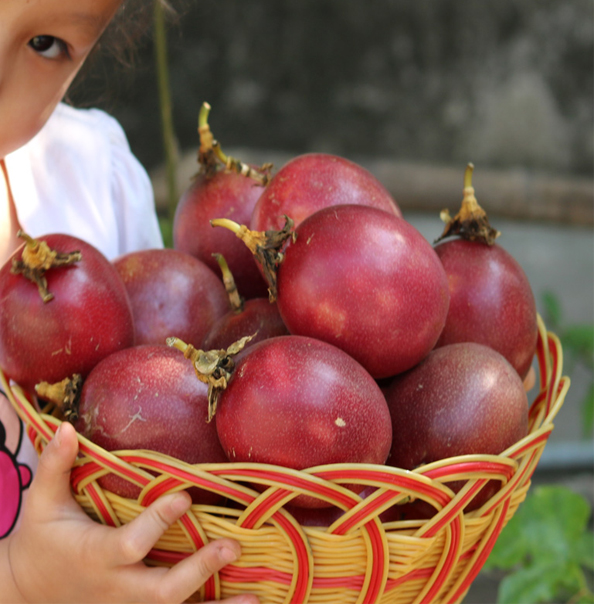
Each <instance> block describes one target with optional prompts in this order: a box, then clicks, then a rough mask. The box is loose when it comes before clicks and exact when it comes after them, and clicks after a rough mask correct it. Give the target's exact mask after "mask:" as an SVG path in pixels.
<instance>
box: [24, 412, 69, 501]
mask: <svg viewBox="0 0 604 604" xmlns="http://www.w3.org/2000/svg"><path fill="white" fill-rule="evenodd" d="M77 454H78V437H77V434H76V431H75V428H74V427H73V426H72V425H71V424H70V423H68V422H63V423H62V424H60V425H59V427H58V429H57V431H56V432H55V435H54V437H53V438H52V440H51V441H50V442H49V443H48V445H47V446H46V448H45V449H44V451H43V452H42V455H40V461H39V462H38V469H37V471H36V474H35V476H34V480H33V481H32V484H31V487H30V489H31V493H30V496H35V497H36V498H37V497H42V501H44V502H45V505H48V504H50V503H51V502H55V503H64V502H65V501H66V500H68V499H71V489H70V485H69V474H70V471H71V467H72V465H73V463H74V461H75V459H76V457H77ZM34 493H35V495H34Z"/></svg>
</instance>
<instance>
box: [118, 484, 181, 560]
mask: <svg viewBox="0 0 604 604" xmlns="http://www.w3.org/2000/svg"><path fill="white" fill-rule="evenodd" d="M190 505H191V497H190V496H189V495H188V494H187V493H185V492H181V493H174V494H170V495H164V496H163V497H160V498H159V499H158V500H157V501H154V502H153V503H152V504H151V505H150V506H149V507H148V508H147V509H146V510H144V511H143V512H142V513H141V514H140V515H139V516H137V517H136V518H135V519H134V520H133V521H132V522H129V523H128V524H126V525H124V526H122V527H120V528H119V530H117V531H115V532H113V533H112V534H111V539H110V542H109V543H108V544H107V545H108V548H109V550H108V553H109V555H110V556H111V559H112V560H113V562H114V563H115V565H116V566H120V565H127V564H134V563H135V562H140V561H141V560H142V559H143V558H144V557H145V556H146V555H147V553H148V552H149V550H150V549H151V548H152V547H153V546H154V545H155V543H156V542H157V540H158V539H159V538H160V537H161V536H162V535H163V534H164V533H165V532H166V530H167V529H168V528H169V527H170V526H171V525H172V524H173V523H174V522H176V521H177V520H178V519H179V518H180V517H181V516H182V515H183V514H184V513H185V512H186V511H187V510H188V509H189V506H190Z"/></svg>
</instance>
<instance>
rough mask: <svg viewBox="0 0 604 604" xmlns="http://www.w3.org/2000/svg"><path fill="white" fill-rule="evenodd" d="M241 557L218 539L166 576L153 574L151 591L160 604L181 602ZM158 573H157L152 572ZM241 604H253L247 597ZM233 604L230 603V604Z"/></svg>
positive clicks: (231, 545)
mask: <svg viewBox="0 0 604 604" xmlns="http://www.w3.org/2000/svg"><path fill="white" fill-rule="evenodd" d="M239 556H241V548H240V546H239V544H238V543H237V542H236V541H234V540H233V539H218V540H216V541H212V542H211V543H208V545H204V547H202V548H201V549H200V550H199V551H197V552H195V553H194V554H193V555H191V556H189V557H188V558H185V559H184V560H182V561H181V562H179V563H178V564H176V565H175V566H173V567H172V568H171V569H170V570H169V571H168V572H166V573H163V574H159V573H157V574H156V577H157V578H156V580H155V582H151V583H150V586H152V591H151V592H150V593H152V594H154V596H155V597H156V598H158V600H159V601H160V602H183V601H184V600H186V599H187V598H189V597H190V596H191V594H192V593H194V592H195V591H196V590H198V589H199V588H200V587H201V586H202V585H203V584H204V583H205V582H206V581H207V580H208V579H209V578H210V577H211V576H212V575H213V574H214V573H217V572H218V571H219V570H220V569H221V568H223V567H224V566H226V565H227V564H230V563H231V562H234V561H235V560H237V559H238V558H239ZM155 570H159V569H155ZM235 601H237V602H241V604H244V603H249V604H252V603H253V602H257V601H258V600H257V599H255V598H254V597H251V596H245V597H243V596H242V597H240V598H238V599H237V600H235ZM233 604H234V602H233Z"/></svg>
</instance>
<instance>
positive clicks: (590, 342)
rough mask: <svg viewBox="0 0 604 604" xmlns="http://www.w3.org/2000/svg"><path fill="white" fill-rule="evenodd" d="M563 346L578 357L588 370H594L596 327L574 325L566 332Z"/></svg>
mask: <svg viewBox="0 0 604 604" xmlns="http://www.w3.org/2000/svg"><path fill="white" fill-rule="evenodd" d="M561 341H562V346H563V347H564V349H565V350H568V351H570V352H571V353H572V354H574V355H575V356H577V358H579V359H580V360H581V362H582V363H583V364H584V365H586V366H587V367H588V368H590V369H593V368H594V326H593V325H574V326H572V327H568V328H567V329H565V330H564V333H563V334H562V336H561Z"/></svg>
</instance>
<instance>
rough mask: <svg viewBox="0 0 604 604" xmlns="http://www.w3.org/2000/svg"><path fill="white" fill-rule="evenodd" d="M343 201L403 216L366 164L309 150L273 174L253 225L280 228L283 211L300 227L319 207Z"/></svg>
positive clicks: (258, 203)
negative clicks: (360, 164) (364, 165)
mask: <svg viewBox="0 0 604 604" xmlns="http://www.w3.org/2000/svg"><path fill="white" fill-rule="evenodd" d="M341 204H361V205H367V206H372V207H375V208H379V209H382V210H384V211H387V212H389V213H390V214H393V215H394V216H398V217H399V218H400V217H401V216H402V214H401V211H400V209H399V207H398V205H397V204H396V202H395V201H394V199H392V196H391V195H390V193H389V192H388V191H387V190H386V188H385V187H384V186H383V185H382V183H380V181H379V180H377V178H375V177H374V176H373V175H372V174H371V173H370V172H369V171H368V170H366V169H365V168H363V167H361V166H359V165H358V164H356V163H354V162H352V161H350V160H348V159H344V158H343V157H338V156H337V155H330V154H327V153H307V154H304V155H299V156H297V157H295V158H293V159H292V160H290V161H289V162H287V163H286V164H285V165H284V166H283V167H282V168H281V169H280V170H279V171H278V172H277V173H276V174H275V175H274V176H273V178H272V179H271V181H270V182H269V183H268V185H267V186H266V188H265V190H264V192H263V193H262V195H261V196H260V198H259V199H258V201H257V203H256V205H255V207H254V211H253V213H252V219H251V223H250V228H251V229H253V230H255V231H266V230H280V229H281V228H282V227H283V215H284V214H285V215H287V216H289V217H290V218H291V219H292V220H293V221H294V225H295V226H296V227H297V226H298V225H299V224H300V223H301V222H302V221H303V220H304V219H305V218H307V217H308V216H310V215H311V214H314V213H315V212H316V211H318V210H321V209H322V208H325V207H328V206H333V205H341ZM245 224H247V223H245Z"/></svg>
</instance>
